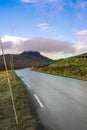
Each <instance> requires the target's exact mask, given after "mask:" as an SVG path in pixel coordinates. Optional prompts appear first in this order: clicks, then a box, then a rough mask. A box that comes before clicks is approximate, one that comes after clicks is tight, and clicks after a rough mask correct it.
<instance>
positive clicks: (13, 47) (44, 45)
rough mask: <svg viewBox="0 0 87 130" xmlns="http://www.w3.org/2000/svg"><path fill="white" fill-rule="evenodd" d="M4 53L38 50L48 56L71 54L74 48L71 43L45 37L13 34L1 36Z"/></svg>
mask: <svg viewBox="0 0 87 130" xmlns="http://www.w3.org/2000/svg"><path fill="white" fill-rule="evenodd" d="M2 42H3V46H4V51H5V53H13V54H15V53H21V52H23V51H30V50H32V51H39V52H41V53H43V54H45V55H46V56H48V57H50V58H59V57H60V55H61V56H65V57H66V56H67V55H72V54H74V53H75V48H74V46H73V44H72V43H70V42H67V41H59V40H52V39H45V38H22V37H15V36H8V35H7V36H4V37H2Z"/></svg>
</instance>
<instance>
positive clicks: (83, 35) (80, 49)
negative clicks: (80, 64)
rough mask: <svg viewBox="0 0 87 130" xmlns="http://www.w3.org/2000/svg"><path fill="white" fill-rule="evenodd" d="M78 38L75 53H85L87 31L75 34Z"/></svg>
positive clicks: (86, 50) (86, 48) (86, 49)
mask: <svg viewBox="0 0 87 130" xmlns="http://www.w3.org/2000/svg"><path fill="white" fill-rule="evenodd" d="M76 35H77V36H78V37H79V39H80V40H79V42H78V43H77V44H76V48H77V53H78V52H79V53H84V52H87V30H81V31H78V32H77V33H76Z"/></svg>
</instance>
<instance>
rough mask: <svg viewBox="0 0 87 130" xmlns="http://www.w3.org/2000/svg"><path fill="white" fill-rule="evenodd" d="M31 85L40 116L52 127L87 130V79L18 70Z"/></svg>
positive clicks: (61, 129)
mask: <svg viewBox="0 0 87 130" xmlns="http://www.w3.org/2000/svg"><path fill="white" fill-rule="evenodd" d="M15 72H16V74H17V75H18V76H19V77H20V78H21V79H22V80H23V82H24V83H25V84H26V85H27V87H28V89H29V92H30V93H31V95H32V97H33V99H34V102H35V105H36V108H37V112H38V115H39V118H40V120H41V121H42V122H43V124H44V125H45V126H47V127H48V128H49V130H51V129H52V130H87V81H81V80H76V79H72V78H65V77H61V76H53V75H50V74H44V73H39V72H34V71H30V70H29V69H28V68H26V69H23V70H17V71H15Z"/></svg>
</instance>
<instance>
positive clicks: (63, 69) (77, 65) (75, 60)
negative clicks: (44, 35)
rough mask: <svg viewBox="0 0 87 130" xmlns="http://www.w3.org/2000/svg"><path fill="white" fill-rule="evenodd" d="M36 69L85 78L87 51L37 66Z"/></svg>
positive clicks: (86, 77)
mask: <svg viewBox="0 0 87 130" xmlns="http://www.w3.org/2000/svg"><path fill="white" fill-rule="evenodd" d="M38 71H41V72H45V73H50V74H55V75H61V76H67V77H73V78H78V79H84V80H87V53H84V54H81V55H78V56H74V57H70V58H66V59H60V60H56V61H53V62H52V63H49V64H48V65H43V66H39V67H38Z"/></svg>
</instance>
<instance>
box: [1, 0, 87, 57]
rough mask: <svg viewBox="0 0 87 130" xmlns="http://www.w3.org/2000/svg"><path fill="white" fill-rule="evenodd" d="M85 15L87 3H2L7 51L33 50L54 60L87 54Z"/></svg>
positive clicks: (14, 0)
mask: <svg viewBox="0 0 87 130" xmlns="http://www.w3.org/2000/svg"><path fill="white" fill-rule="evenodd" d="M86 12H87V0H0V36H1V38H2V41H3V44H4V47H5V52H6V53H12V52H13V53H20V52H22V51H24V50H30V49H31V50H36V51H40V52H41V53H42V54H44V55H46V56H48V57H50V58H54V59H57V58H61V57H67V56H71V55H76V54H78V53H83V52H86V51H87V47H86V46H87V45H86V42H87V38H86V37H87V13H86ZM35 41H36V42H35ZM7 44H8V45H7ZM35 47H36V48H35ZM52 49H53V50H52Z"/></svg>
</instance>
